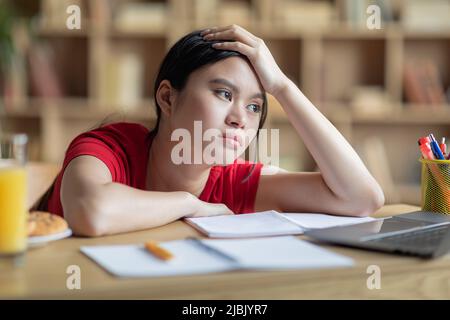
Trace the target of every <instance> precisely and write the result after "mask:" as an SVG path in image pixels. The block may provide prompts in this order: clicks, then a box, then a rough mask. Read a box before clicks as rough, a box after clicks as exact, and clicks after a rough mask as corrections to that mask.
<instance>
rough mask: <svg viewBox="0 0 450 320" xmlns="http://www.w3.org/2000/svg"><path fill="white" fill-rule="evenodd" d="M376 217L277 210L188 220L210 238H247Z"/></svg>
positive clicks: (339, 224)
mask: <svg viewBox="0 0 450 320" xmlns="http://www.w3.org/2000/svg"><path fill="white" fill-rule="evenodd" d="M373 220H375V219H374V218H372V217H346V216H333V215H328V214H320V213H279V212H277V211H275V210H270V211H261V212H255V213H251V214H239V215H223V216H214V217H200V218H186V219H185V221H186V222H187V223H188V224H190V225H191V226H193V227H194V228H196V229H197V230H199V231H200V232H202V233H203V234H205V235H207V236H208V237H210V238H246V237H265V236H280V235H296V234H302V233H303V232H304V231H305V230H308V229H321V228H329V227H336V226H344V225H350V224H356V223H363V222H370V221H373Z"/></svg>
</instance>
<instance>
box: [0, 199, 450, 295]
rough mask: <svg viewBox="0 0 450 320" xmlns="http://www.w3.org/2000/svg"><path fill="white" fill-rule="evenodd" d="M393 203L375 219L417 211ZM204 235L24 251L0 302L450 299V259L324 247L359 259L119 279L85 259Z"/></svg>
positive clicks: (3, 282)
mask: <svg viewBox="0 0 450 320" xmlns="http://www.w3.org/2000/svg"><path fill="white" fill-rule="evenodd" d="M417 209H418V207H415V206H410V205H400V204H399V205H388V206H384V207H383V208H382V209H380V210H379V211H377V212H376V213H375V214H374V215H373V216H376V217H383V216H390V215H395V214H399V213H404V212H410V211H414V210H417ZM188 236H201V235H200V234H199V233H198V232H197V231H195V230H194V229H193V228H191V227H189V226H188V225H187V224H185V223H184V222H181V221H176V222H173V223H171V224H168V225H166V226H163V227H159V228H155V229H151V230H145V231H139V232H132V233H127V234H121V235H115V236H108V237H101V238H93V239H88V238H69V239H65V240H61V241H56V242H54V243H51V244H48V245H47V246H45V247H43V248H36V249H31V250H29V251H28V252H27V255H26V263H25V266H23V267H21V268H18V269H14V270H9V271H7V272H4V271H2V272H0V298H37V299H41V298H43V299H44V298H58V299H78V298H86V299H91V298H95V299H105V298H106V299H109V298H113V299H114V298H124V299H140V298H150V299H416V298H417V299H419V298H420V299H424V298H450V255H447V256H445V257H443V258H440V259H437V260H431V261H428V260H426V261H425V260H420V259H418V258H413V257H401V256H395V255H388V254H383V253H376V252H369V251H362V250H356V249H350V248H343V247H337V246H329V245H326V246H324V247H326V248H328V249H330V250H332V251H335V252H337V253H341V254H343V255H346V256H349V257H352V258H353V259H355V266H354V267H352V268H345V269H324V270H302V271H272V272H267V271H257V272H252V271H235V272H234V271H233V272H225V273H218V274H209V275H200V276H177V277H163V278H141V279H119V278H115V277H113V276H111V275H110V274H108V273H107V272H105V271H104V270H103V269H101V268H100V267H99V266H98V265H97V264H95V263H94V262H92V261H91V260H89V258H87V257H86V256H84V255H83V254H81V253H80V251H79V247H80V246H82V245H100V244H102V245H104V244H132V243H142V242H144V241H146V240H149V239H156V240H160V241H165V240H173V239H180V238H184V237H188ZM70 265H78V266H79V267H80V269H81V289H80V290H76V289H75V290H69V289H67V287H66V281H67V278H68V276H69V275H68V274H67V273H66V270H67V267H68V266H70ZM369 265H377V266H379V267H380V269H381V289H378V290H377V289H374V290H369V289H368V288H367V285H366V282H367V278H368V277H369V274H368V273H367V272H366V271H367V267H368V266H369Z"/></svg>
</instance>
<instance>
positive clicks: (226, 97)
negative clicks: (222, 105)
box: [216, 90, 232, 101]
mask: <svg viewBox="0 0 450 320" xmlns="http://www.w3.org/2000/svg"><path fill="white" fill-rule="evenodd" d="M216 92H217V93H218V94H222V96H223V97H224V98H225V99H227V100H230V101H231V97H232V96H231V92H229V91H226V90H216Z"/></svg>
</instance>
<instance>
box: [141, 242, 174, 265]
mask: <svg viewBox="0 0 450 320" xmlns="http://www.w3.org/2000/svg"><path fill="white" fill-rule="evenodd" d="M144 246H145V249H147V251H149V252H150V253H151V254H153V255H154V256H155V257H157V258H159V259H161V260H164V261H167V260H170V259H172V258H173V254H172V253H170V252H169V251H168V250H166V249H164V248H162V247H161V246H160V245H159V244H158V242H157V241H147V242H146V243H145V244H144Z"/></svg>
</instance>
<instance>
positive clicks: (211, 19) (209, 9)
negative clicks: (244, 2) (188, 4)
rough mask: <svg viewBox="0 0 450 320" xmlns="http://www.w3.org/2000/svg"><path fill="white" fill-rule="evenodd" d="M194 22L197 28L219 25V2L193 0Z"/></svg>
mask: <svg viewBox="0 0 450 320" xmlns="http://www.w3.org/2000/svg"><path fill="white" fill-rule="evenodd" d="M193 7H194V10H193V20H194V24H195V27H196V28H203V27H210V26H212V25H215V24H217V12H218V11H219V10H220V6H219V2H218V0H193Z"/></svg>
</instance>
